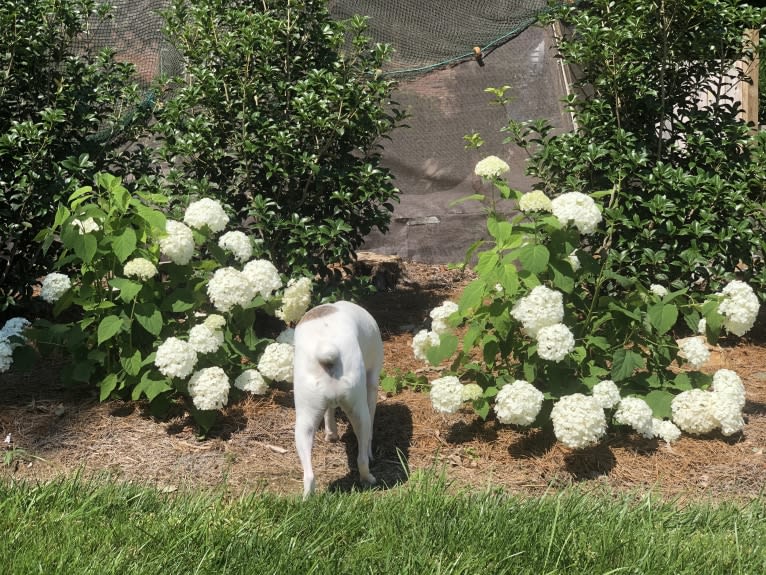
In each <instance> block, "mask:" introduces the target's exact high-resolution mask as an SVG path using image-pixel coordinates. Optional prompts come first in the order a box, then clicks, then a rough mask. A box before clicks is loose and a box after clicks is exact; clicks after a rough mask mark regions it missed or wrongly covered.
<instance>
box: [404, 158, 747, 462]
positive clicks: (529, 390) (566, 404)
mask: <svg viewBox="0 0 766 575" xmlns="http://www.w3.org/2000/svg"><path fill="white" fill-rule="evenodd" d="M490 164H491V165H492V166H494V167H493V168H492V169H486V165H487V161H486V160H483V161H482V162H480V163H479V166H478V167H477V168H481V169H477V170H476V173H477V175H478V174H480V175H481V177H482V179H483V181H484V182H485V185H486V184H487V183H489V184H491V185H492V186H493V188H494V189H493V194H492V197H494V195H496V194H497V195H499V196H500V197H502V198H503V199H506V200H509V199H510V200H515V201H516V202H517V205H518V206H519V209H520V210H519V212H518V213H517V214H516V215H514V216H512V217H510V218H506V217H503V216H500V215H499V214H498V213H497V212H495V211H494V209H493V206H494V201H492V200H490V201H489V202H488V205H489V207H488V218H487V232H488V237H489V238H490V239H489V240H486V241H482V242H477V243H476V244H475V245H474V246H472V247H471V249H469V251H468V255H467V259H466V262H469V261H470V260H471V259H472V258H475V262H476V263H475V265H474V271H475V272H476V275H477V278H476V279H475V280H474V281H473V282H471V283H470V284H469V285H468V286H467V287H466V288H465V290H464V291H463V293H462V295H461V296H460V299H459V301H458V302H444V303H443V304H442V305H440V306H439V307H437V308H436V309H434V310H433V311H432V312H431V329H430V330H429V329H424V330H421V331H420V332H419V333H417V334H416V335H415V337H414V338H413V342H412V343H413V352H414V354H415V356H416V357H417V358H419V359H422V360H426V361H428V362H430V363H431V364H433V365H444V362H445V361H446V360H451V363H450V364H449V367H448V368H447V373H446V374H445V375H443V377H440V378H438V379H436V380H435V381H433V382H432V383H431V398H432V403H433V406H434V408H435V409H436V410H438V411H441V412H455V411H457V410H458V409H459V408H460V407H461V406H463V405H466V404H467V403H470V404H471V405H472V406H473V408H474V409H475V410H476V412H477V413H478V414H479V415H480V416H482V417H487V416H488V415H489V413H490V410H494V412H495V414H496V416H497V419H498V421H500V423H504V424H512V425H521V426H527V425H532V424H535V423H537V424H542V423H544V422H545V421H548V420H549V421H550V422H551V423H552V425H553V429H554V432H555V434H556V437H557V438H558V440H559V441H561V442H562V443H563V444H565V445H566V446H568V447H571V448H575V449H578V448H583V447H587V446H589V445H592V444H594V443H596V442H597V441H599V440H600V439H601V438H602V437H603V436H604V434H605V433H606V430H607V427H608V425H609V424H613V425H617V426H623V427H625V428H629V429H633V430H634V431H636V432H637V433H639V434H640V435H642V436H644V437H648V438H651V437H658V438H661V439H664V440H665V441H668V442H670V441H675V440H676V439H677V438H678V436H679V435H680V432H681V431H685V432H688V433H692V434H703V433H708V432H710V431H713V430H716V429H718V430H720V431H721V433H723V434H724V435H731V434H734V433H736V432H738V431H740V430H741V429H742V427H743V425H744V421H743V418H742V408H743V407H744V397H745V395H744V387H743V386H742V382H741V380H740V378H739V377H738V376H737V374H736V373H734V372H733V371H729V370H719V371H718V372H716V373H715V374H713V375H710V374H707V373H704V372H702V371H700V368H702V367H703V366H704V364H705V362H706V361H707V360H708V358H709V355H710V354H709V349H708V345H709V344H713V343H715V342H716V341H717V339H718V338H719V336H721V335H722V334H730V335H731V336H741V335H744V334H745V333H746V332H747V331H748V330H749V329H750V328H752V326H753V324H754V322H755V319H756V315H757V313H758V309H759V303H758V299H757V297H756V296H755V294H754V292H753V290H752V289H751V288H750V286H748V285H747V284H746V283H744V282H742V281H739V280H736V279H733V280H731V281H730V282H729V283H728V284H727V285H726V287H724V288H723V289H722V290H721V291H720V292H718V293H712V294H708V295H707V297H706V298H705V299H704V300H701V301H700V300H699V299H698V298H696V297H694V298H693V297H691V296H690V294H689V291H690V287H691V286H690V287H689V288H682V289H675V290H672V289H669V288H668V287H666V286H664V285H662V284H660V283H656V284H650V285H648V286H646V285H643V284H642V283H641V281H640V280H639V279H638V278H635V277H627V276H621V275H619V274H617V273H616V272H615V271H614V268H613V266H612V253H611V249H610V246H611V245H612V242H611V233H612V230H611V229H605V230H604V229H603V223H602V215H601V207H600V205H599V203H600V198H602V197H606V196H609V193H608V192H603V193H597V194H593V195H592V196H591V195H586V194H583V193H580V192H568V193H563V194H561V195H559V196H557V197H555V198H552V199H549V198H547V197H546V196H545V194H543V193H542V192H541V191H539V190H537V191H534V192H529V193H526V194H522V193H521V192H518V191H516V190H512V189H511V188H510V187H509V186H508V185H507V183H506V182H505V181H504V180H503V179H502V177H501V175H502V174H503V173H504V171H503V170H501V169H498V168H497V166H496V162H495V160H491V162H490ZM472 198H473V199H476V195H474V196H472ZM597 231H600V232H602V233H603V234H604V236H605V237H606V239H605V240H604V241H603V243H600V242H599V243H597V242H595V241H594V237H595V236H594V234H595V233H596V232H597ZM607 281H609V282H619V284H620V285H621V286H622V288H623V289H622V290H621V293H620V295H619V296H617V295H613V294H612V293H610V292H608V291H607V290H604V289H603V286H604V284H605V282H607ZM457 327H461V328H462V329H461V330H460V331H461V334H462V337H461V338H459V337H458V336H457V335H456V333H457V332H456V328H457ZM684 330H685V331H687V332H688V331H691V332H692V333H693V335H692V336H691V337H686V338H679V339H677V337H676V335H675V334H676V333H679V332H680V331H684ZM698 332H699V333H698ZM477 386H478V388H479V389H480V390H481V392H480V393H476V392H475V391H471V392H470V393H468V392H467V391H468V388H469V387H470V388H471V390H475V388H476V387H477ZM546 404H547V407H546Z"/></svg>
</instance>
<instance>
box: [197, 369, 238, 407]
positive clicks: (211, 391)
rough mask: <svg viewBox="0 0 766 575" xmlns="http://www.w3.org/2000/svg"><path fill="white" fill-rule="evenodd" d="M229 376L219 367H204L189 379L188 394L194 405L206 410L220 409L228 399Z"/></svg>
mask: <svg viewBox="0 0 766 575" xmlns="http://www.w3.org/2000/svg"><path fill="white" fill-rule="evenodd" d="M230 387H231V384H230V383H229V377H228V376H227V375H226V372H225V371H224V370H223V369H221V368H220V367H206V368H204V369H200V370H199V371H197V372H195V373H194V375H192V376H191V378H190V379H189V395H190V396H191V398H192V401H193V402H194V407H196V408H197V409H200V410H203V411H207V410H211V409H221V408H222V407H223V406H224V405H226V403H227V402H228V401H229V388H230Z"/></svg>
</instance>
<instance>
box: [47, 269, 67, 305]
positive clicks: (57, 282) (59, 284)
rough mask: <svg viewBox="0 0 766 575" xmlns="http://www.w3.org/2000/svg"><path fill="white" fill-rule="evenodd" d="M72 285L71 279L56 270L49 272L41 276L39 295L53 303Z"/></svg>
mask: <svg viewBox="0 0 766 575" xmlns="http://www.w3.org/2000/svg"><path fill="white" fill-rule="evenodd" d="M71 287H72V281H71V280H70V279H69V278H68V277H67V276H65V275H64V274H60V273H58V272H52V273H49V274H48V275H47V276H45V277H44V278H43V284H42V288H41V289H40V297H41V298H43V300H45V301H47V302H48V303H55V302H57V301H58V300H59V299H61V296H62V295H64V294H65V293H66V292H67V291H68V290H69V288H71Z"/></svg>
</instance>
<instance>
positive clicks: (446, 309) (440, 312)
mask: <svg viewBox="0 0 766 575" xmlns="http://www.w3.org/2000/svg"><path fill="white" fill-rule="evenodd" d="M457 310H458V306H457V304H456V303H455V302H451V301H445V302H444V303H442V304H441V305H440V306H439V307H435V308H434V309H432V310H431V313H430V314H429V315H430V316H431V331H433V332H435V333H438V334H439V335H442V334H445V333H449V332H450V331H452V327H451V326H450V325H449V323H448V322H447V318H449V317H450V316H451V315H452V314H453V313H455V312H456V311H457Z"/></svg>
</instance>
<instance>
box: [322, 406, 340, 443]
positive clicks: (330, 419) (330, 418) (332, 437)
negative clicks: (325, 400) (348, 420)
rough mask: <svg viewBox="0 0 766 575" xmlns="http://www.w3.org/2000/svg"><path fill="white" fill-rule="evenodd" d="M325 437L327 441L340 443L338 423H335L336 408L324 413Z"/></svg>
mask: <svg viewBox="0 0 766 575" xmlns="http://www.w3.org/2000/svg"><path fill="white" fill-rule="evenodd" d="M324 437H325V439H326V440H327V441H338V423H337V422H336V421H335V407H328V408H327V410H326V411H325V412H324Z"/></svg>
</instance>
